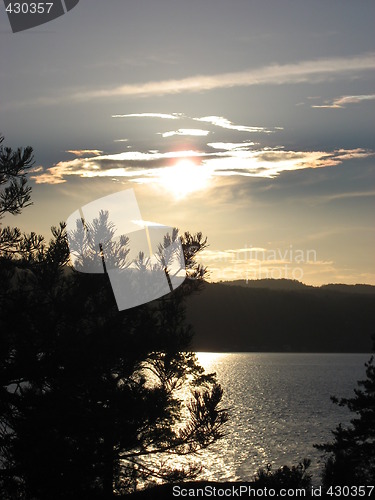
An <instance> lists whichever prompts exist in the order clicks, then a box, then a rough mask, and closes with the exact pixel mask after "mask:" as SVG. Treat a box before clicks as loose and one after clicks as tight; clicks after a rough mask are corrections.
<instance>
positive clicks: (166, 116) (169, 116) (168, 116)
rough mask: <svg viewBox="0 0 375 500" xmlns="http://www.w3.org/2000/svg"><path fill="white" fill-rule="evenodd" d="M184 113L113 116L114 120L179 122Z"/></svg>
mask: <svg viewBox="0 0 375 500" xmlns="http://www.w3.org/2000/svg"><path fill="white" fill-rule="evenodd" d="M182 116H183V115H182V113H172V114H169V113H130V114H128V115H112V118H164V119H167V120H178V119H179V118H181V117H182Z"/></svg>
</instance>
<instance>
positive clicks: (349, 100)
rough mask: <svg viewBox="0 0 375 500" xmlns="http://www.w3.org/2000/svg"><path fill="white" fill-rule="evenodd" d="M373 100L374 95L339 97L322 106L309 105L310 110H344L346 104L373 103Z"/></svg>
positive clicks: (325, 102) (374, 98)
mask: <svg viewBox="0 0 375 500" xmlns="http://www.w3.org/2000/svg"><path fill="white" fill-rule="evenodd" d="M373 100H375V94H365V95H343V96H341V97H336V99H333V100H330V101H329V100H327V101H324V104H314V105H311V107H312V108H331V109H337V108H346V106H347V105H348V104H358V103H360V102H363V101H373Z"/></svg>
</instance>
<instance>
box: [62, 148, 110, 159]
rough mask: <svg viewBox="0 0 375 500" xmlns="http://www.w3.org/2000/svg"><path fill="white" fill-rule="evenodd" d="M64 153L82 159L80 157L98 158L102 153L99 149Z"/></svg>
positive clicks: (74, 150) (73, 150)
mask: <svg viewBox="0 0 375 500" xmlns="http://www.w3.org/2000/svg"><path fill="white" fill-rule="evenodd" d="M66 153H72V154H74V155H75V156H78V157H82V156H87V155H88V156H91V155H92V156H99V155H101V154H102V153H103V151H100V150H99V149H68V151H66Z"/></svg>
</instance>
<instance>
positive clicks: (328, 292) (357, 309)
mask: <svg viewBox="0 0 375 500" xmlns="http://www.w3.org/2000/svg"><path fill="white" fill-rule="evenodd" d="M187 315H188V316H187V317H188V321H189V322H190V323H191V324H192V325H193V327H194V329H195V332H196V334H195V337H194V340H193V347H194V349H196V350H197V351H199V350H202V351H213V352H215V351H228V352H231V351H266V352H267V351H270V352H273V351H275V352H280V351H281V352H282V351H291V352H370V351H371V335H372V334H373V332H374V324H375V287H374V286H370V285H325V286H321V287H313V286H308V285H304V284H302V283H300V282H298V281H294V280H254V281H250V280H249V281H248V282H247V283H246V281H245V280H240V281H238V282H221V283H205V285H204V288H203V290H202V292H201V293H200V294H199V295H196V296H194V297H191V298H190V299H189V301H188V309H187Z"/></svg>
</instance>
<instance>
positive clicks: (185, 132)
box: [160, 128, 210, 137]
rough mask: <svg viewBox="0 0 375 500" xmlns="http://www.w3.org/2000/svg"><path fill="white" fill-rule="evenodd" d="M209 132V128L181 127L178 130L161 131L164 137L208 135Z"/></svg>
mask: <svg viewBox="0 0 375 500" xmlns="http://www.w3.org/2000/svg"><path fill="white" fill-rule="evenodd" d="M209 133H210V131H209V130H203V129H200V128H179V129H178V130H171V131H170V132H163V133H161V132H160V134H161V136H162V137H172V136H174V135H194V136H206V135H208V134H209Z"/></svg>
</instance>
